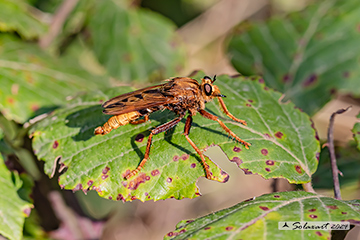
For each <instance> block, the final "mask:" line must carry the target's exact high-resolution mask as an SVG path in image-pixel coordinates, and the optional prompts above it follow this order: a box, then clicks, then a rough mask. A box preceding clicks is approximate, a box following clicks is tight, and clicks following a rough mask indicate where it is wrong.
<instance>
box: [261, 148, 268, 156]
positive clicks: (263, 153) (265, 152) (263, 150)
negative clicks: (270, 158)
mask: <svg viewBox="0 0 360 240" xmlns="http://www.w3.org/2000/svg"><path fill="white" fill-rule="evenodd" d="M268 153H269V152H268V150H267V149H265V148H263V149H261V154H262V155H264V156H266V155H268Z"/></svg>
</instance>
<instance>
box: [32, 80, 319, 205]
mask: <svg viewBox="0 0 360 240" xmlns="http://www.w3.org/2000/svg"><path fill="white" fill-rule="evenodd" d="M202 76H203V75H202ZM194 78H195V79H198V80H199V79H200V76H199V75H198V76H195V77H194ZM216 84H217V86H218V87H219V89H220V90H221V92H222V93H223V94H224V95H226V96H227V98H225V99H224V101H225V103H226V104H227V106H228V109H229V111H230V112H231V113H232V114H233V115H234V116H237V117H239V118H242V119H244V120H246V121H247V124H248V125H247V126H243V125H241V124H239V123H237V122H234V121H232V120H230V119H229V118H227V117H226V115H225V114H224V113H222V111H221V110H220V108H219V106H218V104H217V103H216V102H212V103H208V104H207V110H208V111H209V112H211V113H213V114H215V115H218V116H220V117H221V119H223V121H224V123H225V124H226V125H227V126H228V127H229V128H230V129H231V130H232V131H233V132H234V133H235V134H237V135H238V136H239V137H240V138H242V139H243V140H245V141H248V142H249V143H251V144H252V145H251V147H250V149H249V150H247V149H245V148H243V146H241V145H240V144H238V143H236V142H234V141H233V140H232V139H230V138H229V137H228V136H227V134H226V133H225V132H224V131H223V130H222V128H221V127H220V126H219V124H218V123H217V122H214V121H211V120H208V119H205V118H203V117H202V116H201V115H200V114H197V115H196V116H194V121H193V124H192V128H191V132H190V135H189V136H190V138H191V139H192V140H193V142H194V143H195V144H196V145H197V146H198V147H199V148H200V149H203V150H206V149H207V148H209V147H210V146H214V145H218V146H220V147H221V148H222V149H223V151H224V152H225V153H226V154H227V156H228V157H229V159H231V161H233V162H235V163H237V164H241V165H240V168H242V169H243V170H244V171H245V172H246V173H247V174H250V173H257V174H260V175H261V176H263V177H264V178H279V177H281V178H286V179H288V180H289V181H290V182H291V183H304V182H309V181H310V179H311V175H312V174H313V173H314V172H315V170H316V167H317V157H318V151H319V142H318V141H317V140H316V136H315V131H314V129H313V128H312V127H311V122H310V120H309V117H308V116H307V115H306V114H304V113H302V112H301V111H300V110H298V109H296V108H295V106H294V105H293V104H292V103H287V104H283V103H279V98H280V97H281V94H280V93H278V92H274V91H273V90H270V89H268V88H267V87H266V86H265V85H264V84H263V80H262V79H258V78H255V77H254V78H252V80H251V79H248V78H244V77H236V78H231V77H229V76H227V75H222V76H219V77H218V80H217V82H216ZM131 90H133V89H132V88H129V87H122V88H120V89H112V90H109V91H107V92H100V91H98V92H93V93H89V94H86V95H84V96H81V97H79V98H77V99H74V100H73V101H71V102H70V103H69V104H68V105H67V106H66V107H64V108H61V109H58V110H56V111H55V112H54V114H53V115H51V116H49V117H48V118H46V119H44V120H43V121H42V122H40V123H38V124H37V125H36V126H34V127H33V128H32V129H31V132H32V135H33V136H34V138H33V147H34V150H35V153H36V155H37V156H38V158H39V159H42V160H44V161H45V172H46V173H47V174H48V175H51V174H52V173H53V171H55V168H56V165H55V164H56V161H57V159H58V158H61V160H60V163H61V166H62V167H61V170H62V169H63V168H64V166H66V167H67V171H66V172H65V173H64V174H62V175H61V176H60V179H59V183H60V185H61V186H62V187H65V188H66V189H73V190H80V189H83V190H84V191H85V192H86V191H87V189H88V188H90V189H93V190H97V191H98V192H99V194H100V196H103V197H107V198H111V199H114V200H115V199H123V200H131V199H134V198H138V199H140V200H142V201H144V200H151V199H154V200H159V199H164V198H169V197H175V198H177V199H181V198H184V197H186V198H193V197H196V196H197V195H199V191H198V188H197V186H196V180H197V179H198V178H199V177H201V176H204V169H203V167H202V165H201V162H200V158H199V157H198V155H197V154H196V152H195V150H194V149H193V148H192V147H191V146H190V144H189V143H188V142H187V140H186V139H185V137H184V136H183V134H182V133H183V131H184V123H185V119H183V120H182V121H181V122H180V123H179V124H178V125H177V127H176V128H175V129H173V130H170V131H168V133H161V134H158V135H156V136H154V137H153V142H152V147H151V152H150V159H149V160H148V161H147V163H146V165H145V168H144V169H142V170H141V172H140V173H139V174H138V175H137V176H135V177H134V178H131V179H130V180H127V181H126V180H124V179H123V176H124V173H125V172H126V171H129V170H133V169H135V168H136V167H137V165H138V164H139V161H140V160H141V159H142V158H143V156H144V153H145V148H146V142H147V136H148V135H149V129H151V128H152V127H155V126H159V125H160V124H162V123H165V122H168V121H169V120H172V119H174V118H175V116H174V114H173V113H172V112H169V111H163V112H156V113H153V114H152V115H150V120H151V122H146V123H144V124H139V125H130V124H129V125H125V126H121V127H120V128H119V129H117V130H115V131H112V132H111V133H110V134H107V135H104V136H94V134H93V132H94V129H95V128H96V127H97V126H99V125H103V124H104V123H105V122H106V121H107V119H108V118H109V116H106V115H103V114H102V113H101V106H100V103H101V102H103V101H104V100H107V99H109V98H111V97H114V96H116V95H119V94H122V93H126V92H129V91H131ZM213 160H215V159H213ZM207 163H208V164H209V165H210V170H211V172H212V173H213V178H214V179H215V180H217V181H220V182H224V181H226V180H227V178H228V175H227V174H226V173H224V172H223V171H222V170H221V169H220V168H219V167H218V166H217V165H216V164H214V163H213V162H212V161H209V160H207Z"/></svg>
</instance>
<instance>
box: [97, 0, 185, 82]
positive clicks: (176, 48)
mask: <svg viewBox="0 0 360 240" xmlns="http://www.w3.org/2000/svg"><path fill="white" fill-rule="evenodd" d="M125 2H126V1H122V0H116V1H112V0H103V1H97V2H96V4H95V10H94V12H93V14H92V15H91V16H90V30H91V32H92V41H93V48H94V50H95V54H96V56H97V58H98V60H99V62H100V63H101V64H103V65H104V66H105V68H106V69H107V70H108V72H109V74H110V75H112V76H114V77H116V78H118V79H121V80H122V81H134V80H135V81H141V82H144V81H147V80H148V79H149V78H151V79H164V78H165V77H166V76H174V75H176V73H177V72H179V71H180V70H181V69H182V67H183V63H184V51H183V49H182V47H181V46H180V45H179V40H178V39H179V37H178V36H177V35H176V34H175V25H174V24H173V23H171V22H170V21H169V20H168V19H166V18H165V17H163V16H161V15H159V14H156V13H153V12H151V11H148V10H145V9H140V8H134V7H129V6H127V5H126V3H125Z"/></svg>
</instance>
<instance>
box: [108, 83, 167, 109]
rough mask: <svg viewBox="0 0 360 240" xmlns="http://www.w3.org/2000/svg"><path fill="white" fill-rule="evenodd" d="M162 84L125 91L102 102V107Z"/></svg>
mask: <svg viewBox="0 0 360 240" xmlns="http://www.w3.org/2000/svg"><path fill="white" fill-rule="evenodd" d="M163 85H164V84H160V85H155V86H151V87H147V88H142V89H139V90H136V91H133V92H129V93H125V94H122V95H119V96H116V97H113V98H111V99H109V100H107V101H106V102H104V103H103V104H102V105H101V106H102V107H103V108H107V107H108V106H110V105H112V104H115V103H117V102H122V101H123V100H125V99H127V98H129V97H130V96H135V95H138V94H141V93H143V92H145V91H147V90H150V89H154V88H160V87H162V86H163Z"/></svg>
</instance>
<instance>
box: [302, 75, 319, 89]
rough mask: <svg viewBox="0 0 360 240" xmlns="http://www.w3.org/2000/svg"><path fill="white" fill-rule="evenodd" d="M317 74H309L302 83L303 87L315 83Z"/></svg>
mask: <svg viewBox="0 0 360 240" xmlns="http://www.w3.org/2000/svg"><path fill="white" fill-rule="evenodd" d="M317 80H318V76H317V75H316V74H311V75H310V76H309V77H308V78H307V79H306V80H305V81H304V83H303V86H304V87H309V86H311V85H313V84H315V83H316V81H317Z"/></svg>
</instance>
